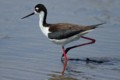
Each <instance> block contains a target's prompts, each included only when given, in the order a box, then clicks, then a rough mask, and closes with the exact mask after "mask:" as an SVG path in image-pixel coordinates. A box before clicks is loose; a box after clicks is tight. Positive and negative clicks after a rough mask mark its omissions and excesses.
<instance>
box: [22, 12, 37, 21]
mask: <svg viewBox="0 0 120 80" xmlns="http://www.w3.org/2000/svg"><path fill="white" fill-rule="evenodd" d="M34 14H35V12H33V13H31V14H29V15H27V16H25V17H23V18H21V19H24V18H27V17H29V16H32V15H34Z"/></svg>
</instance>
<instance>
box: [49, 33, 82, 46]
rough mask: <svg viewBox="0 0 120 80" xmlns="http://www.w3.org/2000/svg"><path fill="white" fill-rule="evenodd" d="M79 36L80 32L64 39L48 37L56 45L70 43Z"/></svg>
mask: <svg viewBox="0 0 120 80" xmlns="http://www.w3.org/2000/svg"><path fill="white" fill-rule="evenodd" d="M79 38H80V34H78V35H75V36H72V37H69V38H66V39H60V40H58V39H50V40H51V41H52V42H53V43H55V44H58V45H62V46H64V45H65V44H67V43H70V42H72V41H75V40H78V39H79Z"/></svg>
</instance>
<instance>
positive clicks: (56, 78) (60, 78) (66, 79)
mask: <svg viewBox="0 0 120 80" xmlns="http://www.w3.org/2000/svg"><path fill="white" fill-rule="evenodd" d="M49 76H51V78H49V79H48V80H78V79H76V78H73V77H70V76H64V75H58V74H49Z"/></svg>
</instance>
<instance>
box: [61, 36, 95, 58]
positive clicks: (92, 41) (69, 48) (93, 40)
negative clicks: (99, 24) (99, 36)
mask: <svg viewBox="0 0 120 80" xmlns="http://www.w3.org/2000/svg"><path fill="white" fill-rule="evenodd" d="M81 38H84V39H87V40H90V42H87V43H83V44H79V45H75V46H71V47H68V48H66V50H65V52H66V53H65V54H67V52H68V51H69V50H71V49H73V48H76V47H81V46H85V45H89V44H93V43H95V42H96V40H95V39H92V38H88V37H84V36H81ZM63 56H64V54H63V55H62V56H61V59H62V57H63Z"/></svg>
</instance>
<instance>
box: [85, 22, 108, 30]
mask: <svg viewBox="0 0 120 80" xmlns="http://www.w3.org/2000/svg"><path fill="white" fill-rule="evenodd" d="M103 24H106V22H103V23H99V24H95V25H90V26H87V27H89V28H91V29H95V28H98V26H100V25H103Z"/></svg>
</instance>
